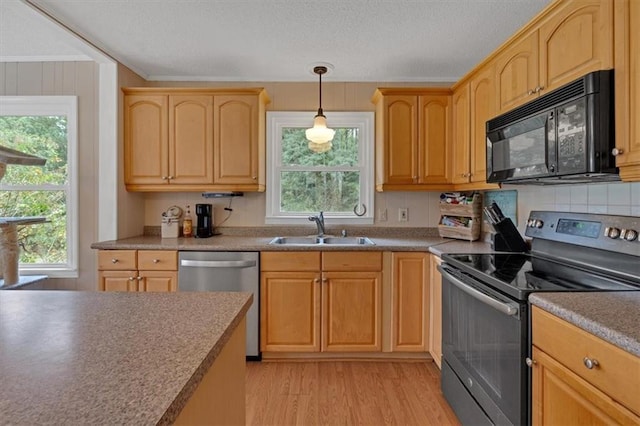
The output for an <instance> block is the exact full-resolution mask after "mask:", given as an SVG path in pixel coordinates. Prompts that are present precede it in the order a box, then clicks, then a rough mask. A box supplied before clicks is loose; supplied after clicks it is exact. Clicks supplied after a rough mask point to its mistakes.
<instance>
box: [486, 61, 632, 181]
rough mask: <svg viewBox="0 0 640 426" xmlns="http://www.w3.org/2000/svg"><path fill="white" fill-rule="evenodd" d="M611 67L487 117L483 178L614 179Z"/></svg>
mask: <svg viewBox="0 0 640 426" xmlns="http://www.w3.org/2000/svg"><path fill="white" fill-rule="evenodd" d="M613 96H614V89H613V70H605V71H596V72H592V73H589V74H587V75H585V76H584V77H582V78H580V79H578V80H575V81H573V82H571V83H568V84H566V85H564V86H562V87H560V88H558V89H556V90H554V91H553V92H550V93H548V94H546V95H544V96H541V97H539V98H537V99H536V100H534V101H531V102H529V103H527V104H525V105H523V106H521V107H518V108H515V109H513V110H511V111H509V112H507V113H505V114H502V115H500V116H498V117H496V118H493V119H491V120H489V121H487V182H492V183H517V184H560V183H587V182H594V181H615V180H619V179H620V177H619V175H618V169H617V168H616V166H615V157H614V156H613V154H612V149H613V148H614V146H615V131H614V127H615V125H614V124H615V114H614V102H613Z"/></svg>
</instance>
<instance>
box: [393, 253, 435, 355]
mask: <svg viewBox="0 0 640 426" xmlns="http://www.w3.org/2000/svg"><path fill="white" fill-rule="evenodd" d="M429 281H430V280H429V254H428V253H420V252H393V253H392V281H391V283H392V284H391V286H392V294H391V299H392V300H391V349H392V351H394V352H426V351H427V350H428V347H429V320H430V318H429Z"/></svg>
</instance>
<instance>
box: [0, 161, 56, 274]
mask: <svg viewBox="0 0 640 426" xmlns="http://www.w3.org/2000/svg"><path fill="white" fill-rule="evenodd" d="M7 169H8V168H7ZM0 216H8V217H23V216H44V217H46V218H47V220H48V221H49V223H38V224H35V225H28V226H19V227H18V243H19V244H20V263H29V264H33V263H47V264H53V263H63V264H65V263H67V239H66V226H67V211H66V199H65V193H64V191H0Z"/></svg>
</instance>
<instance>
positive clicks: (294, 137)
mask: <svg viewBox="0 0 640 426" xmlns="http://www.w3.org/2000/svg"><path fill="white" fill-rule="evenodd" d="M305 130H306V129H303V128H299V127H287V128H284V129H282V164H283V166H329V167H331V166H357V165H358V136H359V135H358V133H359V132H358V129H357V128H334V130H335V131H336V134H335V136H334V138H333V141H332V142H331V143H332V144H333V147H332V148H331V150H330V151H327V152H324V153H321V154H318V153H315V152H313V151H311V150H310V149H309V146H308V144H309V141H308V140H307V138H306V136H305Z"/></svg>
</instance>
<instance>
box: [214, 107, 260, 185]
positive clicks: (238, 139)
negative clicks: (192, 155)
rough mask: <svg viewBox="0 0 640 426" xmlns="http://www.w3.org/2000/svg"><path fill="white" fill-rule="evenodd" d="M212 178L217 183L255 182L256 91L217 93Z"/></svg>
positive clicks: (256, 156)
mask: <svg viewBox="0 0 640 426" xmlns="http://www.w3.org/2000/svg"><path fill="white" fill-rule="evenodd" d="M213 105H214V113H213V117H214V129H215V132H214V137H213V148H214V153H213V155H214V159H215V168H214V179H213V183H214V184H216V185H254V186H256V187H257V186H258V183H259V182H258V173H259V170H258V161H259V158H260V153H259V144H258V142H259V141H258V138H259V135H258V113H259V102H258V97H257V96H256V95H216V96H215V97H214V101H213Z"/></svg>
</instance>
